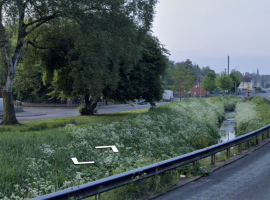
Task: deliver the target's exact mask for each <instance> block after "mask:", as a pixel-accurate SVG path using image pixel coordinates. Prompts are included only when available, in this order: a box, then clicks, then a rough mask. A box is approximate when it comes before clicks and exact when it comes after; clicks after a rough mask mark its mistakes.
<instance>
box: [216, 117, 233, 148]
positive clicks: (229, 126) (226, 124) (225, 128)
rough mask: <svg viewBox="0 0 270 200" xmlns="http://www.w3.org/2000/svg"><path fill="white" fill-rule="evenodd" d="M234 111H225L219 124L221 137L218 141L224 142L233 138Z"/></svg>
mask: <svg viewBox="0 0 270 200" xmlns="http://www.w3.org/2000/svg"><path fill="white" fill-rule="evenodd" d="M234 117H235V112H225V120H224V121H223V122H222V124H221V126H220V135H221V139H220V141H219V143H222V142H226V141H228V140H231V139H234V138H235V129H234V128H235V121H234Z"/></svg>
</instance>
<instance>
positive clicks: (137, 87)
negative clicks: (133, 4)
mask: <svg viewBox="0 0 270 200" xmlns="http://www.w3.org/2000/svg"><path fill="white" fill-rule="evenodd" d="M139 49H140V51H139V52H138V53H139V55H140V57H139V58H138V60H137V61H136V62H135V63H134V65H133V66H132V65H131V66H130V69H131V70H129V71H127V70H125V68H126V66H125V65H124V63H122V64H121V66H120V77H121V78H120V80H119V82H118V86H117V88H116V89H112V88H111V87H109V86H107V87H106V88H105V89H104V90H103V94H104V96H105V97H106V98H109V99H113V100H117V101H134V100H135V99H139V98H140V97H142V98H144V99H145V100H146V101H147V102H150V104H151V105H152V106H154V105H155V103H154V101H159V100H160V99H161V98H162V94H163V92H164V90H163V78H164V75H165V71H166V68H167V67H168V65H167V62H168V59H167V57H166V54H167V50H166V49H165V48H164V47H163V46H162V45H161V44H160V42H159V40H158V39H157V38H156V37H153V36H152V35H150V34H146V35H145V36H144V37H143V38H142V43H141V45H140V48H139ZM129 65H130V63H129Z"/></svg>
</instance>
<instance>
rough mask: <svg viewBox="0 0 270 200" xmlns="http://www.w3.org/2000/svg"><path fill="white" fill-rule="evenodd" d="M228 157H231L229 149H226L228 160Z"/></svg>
mask: <svg viewBox="0 0 270 200" xmlns="http://www.w3.org/2000/svg"><path fill="white" fill-rule="evenodd" d="M230 157H231V149H230V148H228V149H227V158H228V159H229V158H230Z"/></svg>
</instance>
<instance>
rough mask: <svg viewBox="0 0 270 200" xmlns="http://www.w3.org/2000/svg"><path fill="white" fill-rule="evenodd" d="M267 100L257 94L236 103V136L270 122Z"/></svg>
mask: <svg viewBox="0 0 270 200" xmlns="http://www.w3.org/2000/svg"><path fill="white" fill-rule="evenodd" d="M269 116H270V105H269V101H267V100H266V99H264V98H261V97H259V96H256V97H253V98H251V99H250V100H248V101H247V102H242V103H238V104H237V106H236V116H235V122H236V129H237V136H239V135H243V134H246V133H249V132H252V131H255V130H257V129H259V128H261V127H263V126H266V125H268V124H270V117H269Z"/></svg>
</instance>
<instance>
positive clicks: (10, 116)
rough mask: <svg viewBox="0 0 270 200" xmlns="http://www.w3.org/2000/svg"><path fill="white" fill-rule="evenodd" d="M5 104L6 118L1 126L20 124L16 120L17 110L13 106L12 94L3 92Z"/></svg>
mask: <svg viewBox="0 0 270 200" xmlns="http://www.w3.org/2000/svg"><path fill="white" fill-rule="evenodd" d="M2 95H3V102H4V118H3V121H2V122H1V125H15V124H18V123H19V122H18V121H17V119H16V115H15V109H14V104H13V98H12V92H7V91H6V90H3V92H2Z"/></svg>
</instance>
